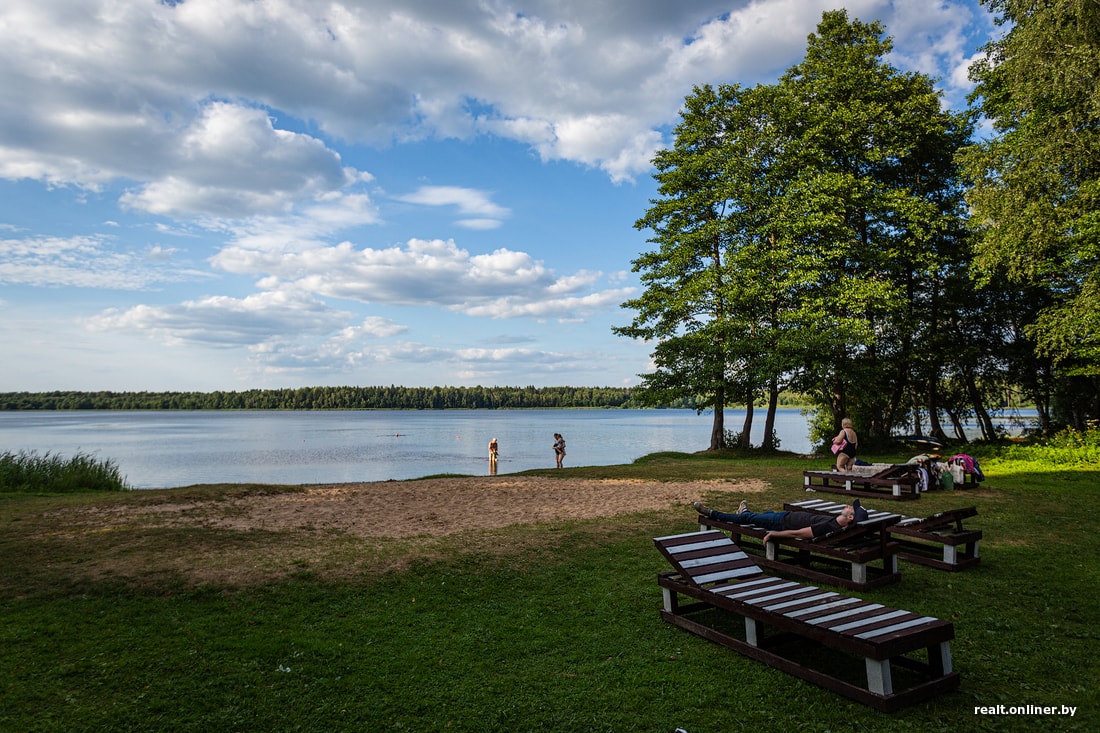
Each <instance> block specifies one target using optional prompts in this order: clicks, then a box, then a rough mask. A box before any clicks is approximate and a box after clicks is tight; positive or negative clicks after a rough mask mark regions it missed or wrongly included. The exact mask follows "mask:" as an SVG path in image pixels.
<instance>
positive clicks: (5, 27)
mask: <svg viewBox="0 0 1100 733" xmlns="http://www.w3.org/2000/svg"><path fill="white" fill-rule="evenodd" d="M835 8H847V10H848V13H849V17H851V18H858V19H860V20H863V21H871V20H880V21H882V22H883V23H884V24H885V27H886V31H887V34H888V35H890V36H892V37H893V38H894V43H895V49H894V54H893V56H892V57H891V59H890V61H891V63H893V64H894V65H895V66H897V67H898V68H900V69H903V70H916V71H921V72H924V73H927V74H929V75H931V76H932V77H933V78H935V79H937V81H938V84H939V87H940V88H941V89H942V90H943V93H944V100H945V104H947V105H949V106H951V107H954V108H962V107H963V106H964V105H965V96H966V94H967V92H968V91H969V89H970V86H969V83H968V82H967V79H966V69H967V66H968V65H969V63H970V62H971V61H972V60H973V59H974V58H976V56H977V54H978V53H979V47H980V46H981V45H982V44H983V43H984V42H985V41H986V40H988V39H989V38H990V36H991V34H993V33H994V32H995V29H994V27H993V23H992V17H991V16H990V15H989V13H988V12H987V11H986V10H985V9H984V8H982V7H980V6H979V5H978V3H977V0H966V1H963V0H959V1H955V2H949V1H941V0H893V1H892V2H891V1H888V0H850V1H849V2H829V1H827V0H820V1H819V0H756V1H755V2H738V1H733V0H726V1H725V2H712V1H710V0H681V1H679V2H672V1H670V0H598V1H595V2H594V1H593V0H530V1H521V0H516V1H515V2H512V1H509V0H324V1H317V2H314V1H313V0H259V1H256V0H173V1H169V0H162V1H161V2H157V1H156V0H6V2H4V3H3V5H2V6H0V88H2V89H3V90H4V92H3V94H2V95H0V340H2V343H3V345H4V346H3V358H2V360H0V391H22V390H27V391H46V390H55V389H58V390H119V391H133V390H153V391H160V390H177V389H178V390H200V391H208V390H215V389H221V390H242V389H250V388H280V387H298V386H312V385H349V384H350V385H388V384H398V385H408V386H421V385H423V386H431V385H469V386H472V385H477V384H481V385H520V386H523V385H529V384H533V385H536V386H547V385H593V386H604V385H607V386H629V385H634V384H637V383H638V381H639V380H638V376H637V375H638V374H639V373H641V372H646V371H648V370H649V369H650V368H651V365H650V359H649V354H650V351H651V347H650V346H649V345H646V344H644V343H639V342H635V341H631V340H629V339H624V338H620V337H617V336H615V335H613V334H612V333H611V328H612V326H615V325H625V324H627V323H629V322H630V320H631V317H632V316H631V313H630V312H629V311H626V310H623V309H622V308H621V307H620V305H621V303H622V302H623V301H624V300H626V299H628V298H630V297H633V296H635V295H637V294H638V293H639V292H640V290H639V282H638V279H637V276H636V275H634V274H633V273H631V271H630V269H631V260H633V259H634V258H635V257H637V255H638V254H639V253H641V252H642V251H644V250H646V249H647V248H648V247H649V245H648V244H647V242H646V237H647V233H646V232H644V231H638V230H635V229H634V227H633V224H634V222H635V221H636V220H637V219H638V218H639V217H641V216H642V215H643V213H644V212H645V210H646V209H647V207H648V202H649V201H650V199H652V198H653V197H654V196H655V187H654V184H653V180H652V168H651V166H650V163H649V161H650V160H651V159H652V157H653V154H654V152H655V151H656V150H658V149H660V148H661V147H665V146H667V145H669V144H670V138H669V133H670V130H671V128H672V126H674V125H675V124H676V122H677V119H678V111H679V108H680V105H681V103H682V101H683V98H684V96H685V95H687V94H689V93H690V92H691V89H692V86H693V85H695V84H703V83H712V84H717V83H722V82H737V83H741V84H744V85H748V86H751V85H754V84H757V83H771V82H773V81H775V79H776V78H777V77H778V76H779V75H780V74H782V73H783V71H784V70H786V69H787V68H788V67H789V66H791V65H792V64H794V63H797V62H798V61H799V60H800V59H801V58H802V55H803V53H804V51H805V43H806V36H807V35H808V34H809V33H811V32H813V30H814V29H815V27H816V25H817V23H818V22H819V20H820V19H821V13H822V12H823V11H824V10H828V9H835Z"/></svg>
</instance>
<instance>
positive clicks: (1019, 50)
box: [613, 0, 1100, 450]
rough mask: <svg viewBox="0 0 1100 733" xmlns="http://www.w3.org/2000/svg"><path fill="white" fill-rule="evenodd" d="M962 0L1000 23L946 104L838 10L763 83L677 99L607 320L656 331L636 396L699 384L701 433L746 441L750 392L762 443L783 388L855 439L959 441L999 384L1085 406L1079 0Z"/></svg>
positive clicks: (1093, 161) (1097, 322)
mask: <svg viewBox="0 0 1100 733" xmlns="http://www.w3.org/2000/svg"><path fill="white" fill-rule="evenodd" d="M982 2H983V5H986V6H987V7H988V8H989V9H990V11H992V12H995V13H1000V16H999V17H998V19H997V20H998V23H999V24H1001V25H1003V26H1005V27H1006V32H1005V33H1004V34H1003V35H1002V36H1000V37H998V38H997V39H995V40H993V41H991V42H990V43H989V44H987V46H986V48H985V51H986V56H985V58H984V59H983V60H981V61H979V62H978V63H976V64H974V65H973V66H972V67H971V69H970V73H971V78H972V79H973V80H974V81H975V82H976V84H977V86H976V89H975V92H974V93H973V94H972V96H971V107H970V108H969V109H967V110H963V111H954V110H950V109H946V108H945V106H944V105H943V104H942V97H941V94H940V92H938V91H937V90H936V88H935V82H934V80H933V79H931V78H930V77H928V76H927V75H925V74H921V73H915V72H913V73H903V72H901V71H899V70H898V69H897V68H895V67H893V66H892V65H890V64H889V62H888V61H887V57H888V55H889V53H890V52H891V50H892V41H891V39H890V38H889V37H887V36H886V35H885V32H884V28H883V27H882V25H881V24H880V23H878V22H875V23H862V22H859V21H858V20H849V18H848V15H847V12H846V11H844V10H837V11H828V12H825V13H824V14H823V16H822V20H821V23H820V24H819V25H818V27H817V30H816V33H814V34H811V35H810V36H809V38H808V41H807V49H806V55H805V57H804V59H803V60H802V61H801V62H800V63H798V64H796V65H794V66H793V67H791V68H790V69H789V70H788V71H787V72H786V73H785V74H784V75H783V76H781V77H780V79H779V81H778V82H777V83H775V84H760V85H757V86H755V87H752V88H745V87H742V86H740V85H719V86H717V87H714V86H711V85H704V86H697V87H695V89H694V90H693V92H692V93H691V94H690V95H688V96H687V97H686V98H685V102H684V105H683V108H682V110H681V121H680V123H679V124H678V125H677V127H676V128H675V130H674V135H673V145H672V146H671V147H670V148H669V149H666V150H662V151H659V152H658V154H657V156H656V157H655V159H654V161H653V162H654V167H655V168H656V172H655V173H654V178H655V180H656V181H657V183H658V194H659V196H658V198H656V199H654V200H652V201H651V202H650V204H651V205H650V208H649V209H648V210H647V211H646V213H645V214H644V216H642V218H640V219H639V220H638V221H637V222H636V223H635V227H636V228H638V229H640V230H648V231H649V232H650V233H651V236H650V238H649V240H648V241H649V242H650V243H651V244H653V245H655V246H654V248H653V249H652V250H651V251H648V252H643V253H642V254H641V255H639V256H638V257H637V258H636V259H635V260H633V269H634V271H635V272H637V273H639V274H640V278H641V281H642V284H643V286H644V291H643V292H642V294H641V295H640V296H639V297H637V298H634V299H632V300H629V301H627V302H625V303H623V307H624V308H628V309H630V310H631V311H632V312H633V314H634V316H633V320H632V322H631V323H630V324H628V325H624V326H620V327H616V328H615V329H613V330H614V332H615V333H617V334H619V335H623V336H628V337H631V338H636V339H641V340H644V341H646V342H647V343H651V344H654V352H653V361H654V363H655V365H656V368H655V370H654V371H653V372H652V373H650V374H645V375H642V384H641V387H640V388H639V390H638V391H637V393H636V394H635V395H634V399H635V400H636V401H638V402H639V403H651V404H660V403H663V402H667V401H670V400H674V399H679V398H683V397H690V398H692V399H694V400H695V402H696V404H697V405H698V406H706V407H712V408H713V409H714V423H713V426H712V431H711V444H710V448H711V449H712V450H718V449H721V448H724V447H729V446H726V445H725V441H726V440H727V436H728V435H734V436H738V440H739V441H740V442H739V444H738V447H741V448H749V447H751V446H750V445H749V443H748V441H749V435H750V432H751V426H752V422H753V419H754V410H753V409H752V406H753V405H755V404H759V403H761V402H763V403H764V404H765V405H766V407H765V408H764V410H765V416H764V420H765V425H764V431H763V434H764V436H765V438H764V444H763V446H761V447H763V448H765V449H768V448H771V447H774V446H773V445H772V444H771V441H772V436H773V435H774V432H773V430H772V426H773V425H774V418H775V409H776V407H777V406H778V397H779V395H781V394H783V393H785V392H790V391H793V392H797V393H801V394H803V395H806V396H807V397H808V398H809V399H810V400H811V401H812V402H813V403H814V405H815V406H816V411H815V414H814V416H813V417H812V419H811V437H812V438H813V439H815V440H817V441H821V442H823V441H825V440H827V439H828V438H830V437H831V436H832V435H835V434H836V432H837V431H838V429H839V427H840V421H841V419H842V418H843V417H851V418H852V419H853V420H854V421H855V424H856V428H857V431H858V432H859V435H860V443H861V446H862V445H864V444H873V443H876V442H879V441H881V440H884V439H885V438H887V437H888V436H890V435H891V434H893V433H894V432H895V431H898V430H903V431H904V430H907V429H908V430H912V431H913V432H920V431H921V427H922V426H924V425H928V426H930V428H929V430H928V432H930V434H931V435H932V436H934V437H936V438H940V439H947V440H951V439H954V440H958V441H960V442H966V436H965V435H964V433H963V425H964V423H967V422H970V421H974V422H976V423H977V424H978V426H979V427H980V429H981V433H982V437H983V438H986V439H995V438H997V437H998V434H997V431H996V426H995V425H994V423H993V421H992V420H991V418H990V412H991V411H992V410H993V409H995V408H996V407H998V406H1000V405H1001V404H1003V403H1004V400H1005V395H1008V394H1019V395H1022V397H1023V400H1024V401H1026V402H1028V403H1031V404H1034V406H1035V409H1036V410H1037V412H1038V415H1039V422H1040V428H1041V430H1042V431H1043V432H1045V433H1048V434H1049V433H1051V432H1053V431H1055V430H1057V429H1058V428H1059V427H1061V426H1063V425H1069V426H1071V427H1074V428H1077V429H1083V428H1084V427H1085V426H1086V425H1087V424H1088V422H1089V421H1090V420H1095V419H1097V418H1100V257H1098V255H1097V253H1098V252H1100V91H1098V90H1100V67H1098V66H1097V64H1096V59H1097V58H1098V57H1100V5H1098V4H1097V3H1095V2H1081V1H1080V0H1052V1H1051V2H1048V3H1039V4H1035V3H1017V2H1012V1H1011V0H982ZM983 117H984V119H985V120H986V121H987V122H988V124H989V125H990V126H991V129H992V134H990V135H985V136H984V137H983V136H977V135H976V132H975V131H976V129H977V122H978V121H979V119H980V118H983ZM727 406H747V407H748V409H747V410H746V417H745V423H744V426H743V427H742V429H741V430H740V431H728V430H725V426H724V414H723V413H724V408H725V407H727ZM949 429H950V430H951V432H952V433H953V435H948V430H949Z"/></svg>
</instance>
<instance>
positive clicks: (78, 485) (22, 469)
mask: <svg viewBox="0 0 1100 733" xmlns="http://www.w3.org/2000/svg"><path fill="white" fill-rule="evenodd" d="M127 489H129V486H127V484H126V480H125V479H124V478H123V477H122V474H121V473H120V472H119V469H118V465H117V464H116V463H115V462H114V461H111V460H109V459H102V460H100V459H96V458H94V457H92V456H90V455H87V454H85V453H77V454H76V455H74V456H72V457H71V458H63V457H61V456H58V455H55V454H52V453H46V454H45V455H39V454H38V453H35V452H33V451H30V452H28V451H20V452H18V453H12V452H10V451H9V452H6V453H4V454H3V455H0V491H16V492H42V493H72V492H76V491H126V490H127Z"/></svg>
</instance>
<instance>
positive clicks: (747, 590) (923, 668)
mask: <svg viewBox="0 0 1100 733" xmlns="http://www.w3.org/2000/svg"><path fill="white" fill-rule="evenodd" d="M653 542H654V544H655V545H656V546H657V549H658V550H659V551H660V552H661V554H662V555H664V556H665V558H666V559H667V560H668V561H669V562H670V563H671V564H672V567H673V568H674V570H673V571H672V572H664V573H661V574H659V575H658V576H657V582H658V585H660V587H661V589H662V593H663V596H664V608H663V609H662V611H661V617H662V618H663V619H664V620H665V621H668V622H669V623H671V624H675V625H676V626H679V627H680V628H683V629H686V630H687V631H690V632H692V633H693V634H697V635H698V636H701V637H703V638H704V639H707V640H709V641H713V642H715V643H718V644H722V645H723V646H727V647H729V648H730V649H733V650H735V651H738V652H740V653H742V654H744V655H745V656H747V657H751V658H752V659H756V660H758V661H760V662H763V663H765V664H767V665H770V666H772V667H775V668H776V669H780V670H782V671H784V672H787V673H789V674H792V675H794V676H796V677H799V678H801V679H804V680H807V681H808V682H812V683H814V684H816V685H820V686H821V687H824V688H826V689H828V690H832V691H833V692H837V693H839V694H841V695H845V696H847V697H849V698H851V699H853V700H856V701H858V702H860V703H863V704H864V705H869V706H871V707H873V708H876V709H878V710H882V711H885V712H892V711H894V710H897V709H899V708H902V707H904V706H906V705H910V704H912V703H915V702H918V701H920V700H924V699H927V698H929V697H932V696H934V695H937V694H939V693H941V692H946V691H949V690H953V689H956V688H957V687H958V686H959V674H958V672H955V671H953V670H952V668H951V640H952V639H953V638H955V629H954V626H953V625H952V624H951V622H949V621H942V620H940V619H937V618H934V617H932V616H924V615H921V614H917V613H910V612H909V611H903V610H899V609H896V608H889V607H887V606H883V605H882V604H879V603H871V602H869V601H864V600H861V599H859V598H852V597H848V596H843V595H841V594H839V593H835V592H832V591H826V590H822V589H820V588H817V587H815V586H812V585H804V584H801V583H797V582H795V581H790V580H783V579H781V578H776V577H772V576H768V575H765V574H764V573H763V572H762V571H761V570H760V568H759V567H757V565H756V564H755V563H754V562H753V561H752V559H751V558H749V556H748V555H746V554H745V553H744V552H742V550H741V548H739V547H738V546H737V545H736V544H734V542H733V541H732V540H731V539H729V538H728V537H726V536H725V535H724V534H722V533H721V532H718V531H707V532H692V533H689V534H682V535H673V536H670V537H658V538H656V539H654V540H653ZM680 596H686V597H688V598H692V599H695V601H696V602H694V603H688V604H686V605H681V603H680ZM707 609H720V610H721V611H726V612H729V613H731V614H734V615H736V616H740V617H741V618H743V619H744V635H743V638H742V637H741V635H740V634H738V635H735V633H737V632H736V629H735V628H731V629H723V628H722V623H721V621H722V619H721V618H720V617H718V618H714V617H709V616H703V618H710V619H711V620H712V621H715V622H717V623H713V624H709V625H708V624H704V623H702V622H701V621H700V620H696V619H695V618H688V616H689V615H693V614H695V613H696V612H698V611H704V612H706V611H707ZM701 616H702V614H701ZM807 642H813V643H812V644H807ZM822 646H823V647H825V648H826V649H827V650H831V652H830V653H828V656H827V658H825V659H818V660H816V662H817V663H816V664H813V663H812V662H814V661H815V660H813V659H811V658H808V657H812V656H813V654H812V651H813V649H814V648H817V649H820V648H821V647H822ZM922 650H923V651H922ZM913 653H916V654H917V655H923V657H924V658H925V659H926V661H924V660H922V659H921V658H920V656H910V655H912V654H913ZM855 660H862V661H863V669H862V670H859V672H858V673H853V670H852V669H851V667H852V666H853V662H854V661H855ZM894 664H896V665H897V667H898V668H900V669H897V670H895V668H894V666H893V665H894ZM895 671H897V675H896V677H895ZM861 679H865V680H866V684H860V683H859V682H858V681H857V680H861Z"/></svg>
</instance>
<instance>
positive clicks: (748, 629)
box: [745, 616, 760, 646]
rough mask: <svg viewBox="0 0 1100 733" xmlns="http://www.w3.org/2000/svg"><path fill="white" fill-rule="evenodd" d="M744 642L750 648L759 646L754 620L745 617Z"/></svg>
mask: <svg viewBox="0 0 1100 733" xmlns="http://www.w3.org/2000/svg"><path fill="white" fill-rule="evenodd" d="M745 641H746V642H748V644H749V645H750V646H760V640H759V638H758V637H757V635H756V619H754V618H749V617H748V616H746V617H745Z"/></svg>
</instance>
